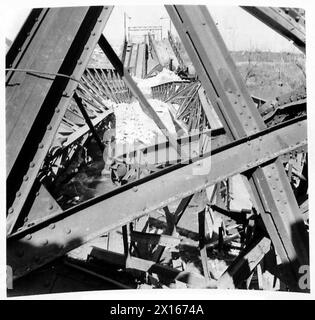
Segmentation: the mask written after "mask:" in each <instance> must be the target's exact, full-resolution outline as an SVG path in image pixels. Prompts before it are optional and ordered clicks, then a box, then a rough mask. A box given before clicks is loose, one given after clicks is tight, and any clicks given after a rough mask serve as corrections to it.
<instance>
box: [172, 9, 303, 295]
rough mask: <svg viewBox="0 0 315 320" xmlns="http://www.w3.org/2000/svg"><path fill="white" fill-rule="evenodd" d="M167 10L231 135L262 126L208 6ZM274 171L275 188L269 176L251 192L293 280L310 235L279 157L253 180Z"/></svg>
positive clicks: (241, 135) (246, 132)
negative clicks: (266, 205) (270, 204)
mask: <svg viewBox="0 0 315 320" xmlns="http://www.w3.org/2000/svg"><path fill="white" fill-rule="evenodd" d="M166 9H167V11H168V13H169V15H170V17H171V19H172V21H173V24H174V25H175V27H176V29H177V32H178V34H179V36H180V38H181V40H182V42H183V44H184V47H185V48H186V51H187V53H188V55H189V56H190V58H191V60H192V62H193V64H194V67H195V69H196V72H197V74H198V76H199V78H200V81H201V84H202V86H203V88H204V89H205V91H206V93H207V95H208V97H209V99H210V101H211V103H212V105H213V107H214V108H215V110H216V112H217V114H218V116H219V118H220V120H221V122H222V124H223V127H224V129H225V130H226V132H227V134H228V135H229V137H230V138H231V139H232V140H235V139H239V138H241V137H244V136H248V135H251V134H253V133H256V132H258V131H260V130H263V129H264V128H265V127H266V125H265V123H264V122H263V119H262V117H261V115H260V114H259V111H258V110H257V108H256V107H255V105H254V103H253V101H252V100H251V98H250V95H249V94H248V92H247V90H246V87H245V83H244V81H243V79H242V78H241V76H240V74H239V72H238V71H237V69H236V66H235V64H234V62H233V60H232V58H231V56H230V54H229V52H228V50H227V48H226V46H225V44H224V41H223V39H222V37H221V35H220V33H219V31H218V30H217V27H216V25H215V23H214V21H213V20H212V18H211V16H210V14H209V12H208V10H207V8H206V7H205V6H166ZM270 170H272V175H273V176H276V177H278V180H277V186H276V187H274V185H273V181H272V180H270V179H269V180H268V179H266V180H264V183H260V184H259V183H256V185H255V188H254V187H253V186H252V189H253V193H254V194H256V195H257V196H256V197H255V200H256V207H257V208H259V209H260V208H264V210H260V214H261V215H262V217H263V220H264V222H265V223H266V220H267V217H266V216H267V215H268V217H269V218H268V221H269V222H270V223H269V224H266V227H267V231H268V232H269V235H270V237H271V240H272V242H273V245H274V246H275V248H276V251H277V253H278V254H279V256H280V257H281V261H282V263H283V264H287V265H288V266H289V269H290V270H291V271H290V272H289V273H290V278H292V279H295V282H296V281H297V279H298V276H299V275H298V266H301V265H308V264H309V257H308V239H307V234H306V230H305V229H303V228H301V227H300V226H301V225H303V219H302V215H301V213H300V211H299V208H298V205H297V203H296V200H295V197H294V195H293V192H292V189H291V186H290V183H289V181H288V179H287V178H286V176H285V171H284V168H283V166H282V164H281V163H279V161H276V162H275V163H274V164H264V165H261V168H260V169H257V171H256V172H254V173H253V174H252V175H251V177H252V178H251V179H253V180H259V181H260V180H261V177H260V174H259V173H260V171H263V172H269V171H270ZM269 175H270V173H268V176H269ZM280 192H281V194H279V193H280ZM264 200H265V202H267V203H270V202H271V203H279V206H278V205H277V206H276V205H275V206H273V207H272V208H271V209H272V210H268V209H269V208H268V209H265V207H264V204H265V202H264ZM265 217H266V219H264V218H265ZM271 226H272V228H271ZM297 226H299V227H297ZM292 229H294V232H293V233H292V232H291V230H292ZM274 230H276V232H273V231H274ZM290 282H291V281H290ZM294 289H296V288H294Z"/></svg>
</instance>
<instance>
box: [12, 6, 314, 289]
mask: <svg viewBox="0 0 315 320" xmlns="http://www.w3.org/2000/svg"><path fill="white" fill-rule="evenodd" d="M166 9H167V11H168V13H169V15H170V17H171V19H172V22H173V24H174V26H175V27H176V29H177V31H178V34H179V36H180V38H181V41H182V43H183V45H184V46H185V49H186V51H187V52H188V54H189V56H190V58H191V60H192V62H193V64H194V67H195V69H196V73H197V74H198V77H199V80H200V83H198V82H197V83H195V84H193V85H192V84H191V83H189V82H187V83H186V82H181V83H179V84H172V85H171V86H169V87H168V89H167V91H165V90H160V88H155V89H153V94H156V95H160V94H163V95H164V96H163V99H162V100H166V101H167V100H174V101H175V100H176V99H180V95H181V94H183V93H184V91H185V90H186V91H187V90H188V91H189V92H190V94H188V96H187V94H185V97H184V100H185V99H186V100H187V99H191V98H194V99H197V98H198V101H199V105H198V108H197V107H196V105H193V107H192V109H193V110H192V111H193V112H195V113H194V114H195V117H196V118H197V119H198V121H199V120H200V116H201V113H202V114H203V115H204V117H205V118H207V121H208V123H209V124H210V127H211V130H208V134H207V132H203V134H195V135H194V134H190V135H189V136H188V137H186V138H185V137H184V138H183V140H177V139H175V138H174V137H172V136H170V135H169V134H168V132H167V130H166V127H165V125H164V123H163V122H162V121H161V119H160V118H159V116H158V114H157V113H156V112H155V111H154V109H153V108H152V107H151V106H150V104H149V103H148V101H147V100H146V98H145V97H144V95H143V94H142V93H141V91H140V90H139V89H138V87H137V86H136V84H135V83H134V81H133V79H132V78H131V76H130V75H129V73H128V71H127V67H128V66H130V64H129V62H128V64H126V63H123V62H121V61H120V59H119V58H118V57H117V55H116V54H115V52H114V51H113V49H112V48H111V46H110V45H109V43H108V42H107V40H106V39H105V38H104V36H103V35H102V31H103V29H104V27H105V25H106V22H107V20H108V18H109V15H110V13H111V11H112V7H90V8H89V7H81V8H60V9H37V10H33V11H32V12H31V14H30V16H29V18H28V19H27V21H26V23H25V24H24V26H23V28H22V29H21V31H20V33H19V35H18V37H17V38H16V41H15V42H14V43H13V45H12V47H11V49H10V50H9V52H8V54H7V57H6V58H7V61H6V64H7V73H6V90H7V159H8V161H7V163H8V165H7V187H8V195H7V202H8V215H7V264H8V265H10V266H11V267H12V268H13V277H14V279H18V278H20V277H22V276H24V275H26V274H28V273H30V272H31V271H34V270H36V269H38V268H39V267H41V266H43V265H45V264H47V263H48V262H50V261H52V260H54V259H56V258H57V257H59V256H63V255H65V254H66V253H67V252H69V251H70V250H72V249H74V248H76V247H79V246H81V245H82V244H83V243H85V242H87V241H89V240H91V239H94V238H96V237H98V236H101V235H104V234H106V233H108V232H110V231H111V230H114V229H117V227H120V226H122V227H123V229H122V230H123V239H124V248H125V252H124V255H122V256H117V255H116V256H115V257H116V258H115V259H116V260H117V261H118V262H117V263H116V265H119V266H123V267H124V268H127V269H128V268H129V269H139V270H141V271H143V272H152V270H153V272H154V273H161V274H167V275H168V276H169V277H170V278H172V279H176V280H178V281H183V282H186V283H189V281H188V280H187V281H184V280H183V278H182V275H181V274H179V273H178V272H177V271H175V270H174V269H172V268H167V267H165V266H162V265H161V264H160V263H159V262H160V260H161V258H162V257H163V254H164V249H165V247H166V246H174V245H176V244H177V243H178V238H176V228H177V224H178V222H179V220H180V218H181V217H182V215H183V213H184V212H185V210H186V208H187V206H188V203H189V202H190V201H191V199H192V196H193V195H194V194H196V193H198V192H200V191H203V190H207V192H208V191H209V187H210V186H213V185H218V186H219V184H220V183H221V182H222V181H225V180H226V179H228V178H230V177H232V176H234V175H236V174H240V173H241V174H243V175H244V176H246V178H247V179H246V181H247V187H248V189H249V190H250V193H251V195H252V200H253V201H254V203H255V212H254V213H253V214H250V216H249V217H248V216H247V215H246V214H245V215H242V217H243V220H242V223H244V224H246V225H247V224H251V223H254V224H255V225H257V228H258V229H259V232H258V233H255V234H254V237H253V238H251V239H250V240H249V242H248V243H247V245H246V246H245V249H244V251H243V252H242V254H241V255H240V256H239V257H238V258H237V259H236V260H235V261H234V262H233V263H232V265H231V266H230V267H229V268H228V269H227V271H226V272H225V273H224V274H223V275H222V277H221V278H220V279H218V281H213V280H214V279H213V273H212V271H211V269H209V266H208V265H207V244H206V242H205V232H206V231H205V225H206V221H207V219H208V210H211V208H212V209H215V208H216V207H215V206H212V203H211V206H210V207H209V206H208V204H204V206H203V207H200V208H199V209H200V210H199V213H198V217H199V238H198V248H199V250H200V256H201V260H202V269H203V277H195V276H194V275H192V277H193V280H192V282H193V284H192V286H196V284H198V286H199V287H201V286H205V287H220V288H231V287H233V288H234V287H240V285H241V284H242V283H243V282H244V281H245V280H247V279H249V278H250V277H251V275H252V274H253V271H254V270H255V269H257V268H259V266H260V263H261V262H262V260H263V259H265V258H266V257H267V254H269V253H270V251H272V252H273V251H275V252H276V254H277V255H278V256H279V257H280V260H281V268H280V267H279V266H277V265H276V266H275V268H276V269H277V270H280V269H281V270H284V272H282V273H279V278H281V280H282V281H283V282H284V283H285V284H286V285H287V286H288V287H289V288H290V289H291V290H293V291H300V290H301V289H300V288H298V285H297V282H298V278H299V273H298V271H299V267H300V266H301V265H308V264H309V257H308V254H309V253H308V239H307V233H306V229H305V225H304V221H303V217H302V215H301V212H300V209H299V206H298V204H297V201H296V198H295V195H294V194H293V190H292V187H291V185H290V182H289V180H288V177H287V173H286V171H285V169H284V166H283V163H286V162H287V161H288V159H289V158H290V157H291V155H292V154H293V153H306V152H307V129H306V115H305V114H303V113H302V114H301V115H300V116H299V117H295V118H293V119H291V120H288V121H284V122H280V123H279V124H278V125H272V126H267V124H266V121H265V120H266V119H264V118H263V117H262V116H261V113H263V112H264V111H260V110H258V109H257V107H256V105H255V104H254V102H253V100H252V98H251V97H250V96H249V94H248V92H247V90H246V88H245V85H244V82H243V80H242V79H241V77H240V75H239V73H238V72H237V70H236V67H235V65H234V63H233V61H232V58H231V57H230V55H229V52H228V50H227V48H226V47H225V44H224V42H223V40H222V38H221V36H220V34H219V32H218V30H217V28H216V26H215V24H214V22H213V20H212V18H211V16H210V14H209V13H208V11H207V9H206V7H203V6H166ZM248 10H249V9H248ZM257 10H258V9H257ZM251 11H253V9H251ZM255 12H256V11H255ZM267 14H268V13H267ZM281 14H282V12H281ZM268 17H269V18H268V19H269V20H268V21H269V22H268V24H270V20H272V19H275V18H273V17H272V15H271V13H269V15H268ZM259 18H260V19H262V18H261V15H260V17H259ZM263 20H266V19H265V18H264V19H263ZM272 21H273V20H272ZM272 25H273V26H275V24H272ZM276 28H277V27H276ZM281 28H282V29H281V30H282V31H281V33H282V34H285V35H286V36H288V35H287V32H284V31H283V29H285V30H287V29H288V27H287V25H285V24H284V23H283V24H282V27H281ZM60 34H61V35H62V37H60ZM291 34H293V32H291ZM291 34H290V36H291ZM295 36H296V35H295ZM291 39H292V37H291ZM295 39H296V38H295ZM300 40H301V37H300V38H299V41H300ZM294 41H295V40H294ZM299 41H298V40H296V41H295V42H296V44H297V45H298V46H299V47H303V45H302V44H301V41H300V42H299ZM97 43H98V44H99V45H100V47H101V48H102V50H103V51H104V53H105V54H106V56H107V57H108V59H109V60H110V62H111V63H112V65H113V66H114V68H115V70H114V71H105V70H101V69H89V68H86V66H87V63H88V60H89V57H90V55H91V53H92V51H93V50H94V47H95V46H96V44H97ZM304 44H305V40H304ZM150 45H151V50H153V53H154V54H155V55H156V52H154V46H153V42H152V41H151V43H150ZM138 50H139V48H138ZM141 50H144V49H141ZM35 55H36V59H35V58H34V56H35ZM128 59H129V58H128ZM129 60H130V59H129ZM129 60H128V61H129ZM136 60H137V59H136ZM140 60H142V59H140ZM125 61H126V60H125ZM19 70H20V71H19ZM22 70H24V71H25V72H21V71H22ZM26 70H28V71H26ZM135 72H136V73H139V74H140V73H141V74H142V75H144V72H143V71H137V66H136V68H135ZM196 85H197V87H196ZM201 86H202V87H201ZM192 89H194V92H192ZM201 89H202V90H201ZM131 94H132V96H133V97H135V98H137V99H138V100H139V102H140V105H141V107H142V109H143V111H144V112H145V113H146V114H148V115H149V116H150V117H151V118H152V119H153V120H154V121H155V122H156V124H157V125H158V127H159V128H160V129H161V130H162V131H163V133H164V134H165V136H166V138H165V139H166V143H165V144H164V145H163V147H159V146H151V147H148V148H145V149H142V150H135V153H131V155H132V156H131V157H128V158H132V157H134V158H137V159H138V157H136V153H137V152H140V153H141V154H142V155H143V156H145V157H146V159H144V160H143V161H144V163H146V160H147V159H148V158H151V159H153V158H155V159H156V155H157V154H162V156H161V155H159V156H158V159H161V157H162V159H164V155H165V154H167V155H165V162H164V161H162V162H164V163H168V166H162V167H161V168H159V169H158V170H153V171H154V172H153V173H152V172H151V174H149V175H146V176H144V177H141V178H139V179H137V180H135V181H132V182H129V183H127V184H125V185H122V186H120V187H118V188H116V189H114V190H112V191H110V192H108V193H106V194H104V195H101V196H98V197H95V198H92V199H89V200H87V201H85V202H82V203H79V204H77V205H75V206H73V207H70V208H69V209H62V208H61V207H60V206H59V205H58V203H57V201H56V199H54V197H53V195H51V194H50V193H49V191H48V190H47V189H46V187H45V185H44V183H43V180H40V179H39V177H40V174H41V172H42V169H43V163H45V161H46V160H47V158H46V155H47V154H48V152H49V151H50V150H51V147H52V146H53V145H54V141H55V140H54V139H55V137H56V133H57V131H58V128H60V127H59V125H60V124H61V123H63V126H64V127H63V128H64V131H67V130H68V131H69V132H70V133H71V135H70V137H68V138H67V141H66V143H65V145H64V146H63V148H69V146H72V147H73V148H74V149H75V148H77V146H78V145H79V146H84V145H85V141H86V139H87V137H88V136H86V134H88V135H89V136H94V138H95V140H96V141H97V143H98V144H99V147H100V149H101V150H102V148H103V147H104V146H103V141H101V139H99V137H98V133H97V130H96V129H95V128H96V126H97V125H98V124H99V123H102V121H103V120H104V119H105V118H106V117H107V116H108V115H109V114H110V112H109V111H108V108H107V106H106V103H105V102H104V100H105V101H106V100H112V101H114V102H116V103H118V102H121V101H129V99H130V97H131ZM183 96H184V94H183ZM101 98H102V100H101ZM186 102H187V101H186ZM186 102H185V101H184V103H182V108H181V110H179V111H180V113H181V115H180V116H181V117H182V118H183V113H184V112H185V110H186V111H187V107H188V105H189V104H188V103H187V105H186V104H185V103H186ZM30 103H32V108H29V107H28V108H27V106H29V105H30ZM74 103H75V106H74ZM71 106H72V108H71ZM190 107H191V106H190ZM212 107H213V108H214V110H215V112H216V113H217V115H218V116H219V118H220V124H218V123H217V122H214V121H213V117H212V115H213V110H212ZM304 107H305V106H302V109H303V108H304ZM283 109H285V108H283ZM74 110H76V111H74ZM78 110H79V111H81V114H80V113H79V112H78ZM264 110H265V109H264ZM93 118H94V119H97V120H94V121H93ZM203 124H205V122H204V121H203ZM221 126H222V127H223V128H222V127H221ZM199 127H200V122H198V123H194V124H191V123H190V124H189V128H190V129H192V128H199ZM205 127H206V126H205V125H204V126H203V128H205ZM209 135H210V136H212V143H211V144H209V145H205V144H204V137H205V136H208V137H209ZM185 139H186V140H185ZM76 141H77V142H78V144H75V142H76ZM200 141H202V143H201V144H202V145H203V146H204V147H203V148H202V149H201V150H199V152H198V153H197V155H194V156H191V154H190V153H189V149H190V147H191V142H192V145H193V143H196V144H197V145H198V146H199V145H200ZM61 149H62V148H61ZM67 150H70V149H67ZM59 152H60V151H59ZM67 152H68V151H67ZM71 152H72V151H71ZM71 152H70V151H69V152H68V153H67V154H66V156H65V157H67V159H70V158H71V157H72V155H71V156H70V155H69V154H70V153H71ZM120 157H121V158H122V159H124V157H125V156H124V155H120ZM142 159H143V158H142ZM54 161H55V160H54ZM138 164H141V163H138ZM51 183H53V180H52V182H51ZM175 200H180V204H179V206H178V208H177V209H176V211H175V212H174V213H172V212H170V210H169V209H168V207H167V206H168V205H169V204H170V203H172V202H174V201H175ZM159 208H163V210H164V212H165V216H166V219H167V231H166V233H165V234H164V235H161V236H160V237H156V236H155V237H154V236H152V235H151V234H148V233H146V232H144V233H140V232H138V231H136V230H132V228H131V225H130V223H132V222H133V221H135V220H136V219H137V218H139V217H142V216H145V215H148V214H149V213H150V212H152V211H154V210H156V209H159ZM218 210H221V212H223V213H224V212H226V214H228V215H229V214H230V215H233V213H232V212H228V211H224V209H222V208H221V209H218ZM34 211H35V212H37V211H40V212H41V213H40V214H38V215H36V214H35V215H33V212H34ZM210 215H211V212H210ZM253 216H254V217H255V218H254V220H251V219H253ZM127 226H128V227H127ZM222 237H223V236H222ZM222 237H221V238H220V239H219V243H221V244H222V243H223V242H224V239H223V238H222ZM140 242H142V243H143V242H144V243H154V244H155V245H157V249H156V250H155V252H154V254H153V256H152V258H151V260H152V261H148V260H145V259H141V258H139V257H138V258H137V257H134V256H132V255H131V252H132V248H133V247H134V245H135V243H140ZM94 256H97V257H98V258H100V259H103V260H104V261H107V262H108V261H110V260H111V259H112V258H113V255H110V253H109V252H99V251H97V250H96V252H94ZM109 257H110V258H109ZM244 270H246V272H244ZM203 284H204V285H203Z"/></svg>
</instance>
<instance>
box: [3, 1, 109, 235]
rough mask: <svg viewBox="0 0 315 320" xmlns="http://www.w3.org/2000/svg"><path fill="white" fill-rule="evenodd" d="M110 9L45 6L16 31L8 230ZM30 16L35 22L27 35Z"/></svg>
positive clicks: (9, 81)
mask: <svg viewBox="0 0 315 320" xmlns="http://www.w3.org/2000/svg"><path fill="white" fill-rule="evenodd" d="M112 8H113V7H76V8H50V9H47V10H44V11H39V12H38V16H37V17H34V11H32V13H31V15H30V18H28V20H27V23H26V24H25V25H24V26H23V27H22V31H21V32H20V34H25V35H26V38H25V39H24V42H23V41H22V39H20V37H18V39H19V43H20V42H21V44H20V49H21V50H23V52H21V53H19V54H17V55H13V54H12V55H11V54H10V57H9V58H8V59H7V61H8V62H9V65H8V66H7V68H9V67H10V68H11V71H10V72H8V73H7V75H6V116H7V203H8V207H9V209H8V217H7V233H8V234H9V233H11V232H12V231H13V229H14V226H15V223H16V221H17V219H18V217H19V215H20V213H21V211H22V209H23V207H24V206H25V203H26V201H27V199H28V196H29V194H30V192H31V190H32V187H33V184H34V181H35V179H36V177H37V174H38V172H39V170H40V168H41V165H42V163H43V160H44V158H45V156H46V154H47V152H48V150H49V148H50V145H51V143H52V141H53V138H54V135H55V133H56V131H57V129H58V126H59V124H60V122H61V120H62V118H63V116H64V114H65V111H66V107H67V105H68V103H69V99H70V97H71V96H72V93H73V91H74V90H75V88H76V87H77V85H78V81H79V80H80V78H81V76H82V74H83V72H84V70H85V67H86V65H87V63H88V60H89V58H90V55H91V54H92V52H93V50H94V47H95V45H96V43H97V41H98V39H99V36H100V34H101V33H102V31H103V29H104V27H105V25H106V22H107V20H108V18H109V16H110V13H111V11H112ZM36 12H37V11H36ZM30 19H35V20H36V19H38V21H37V22H36V23H35V24H34V25H33V26H32V27H31V29H30V31H28V32H29V33H28V32H26V30H28V29H29V28H30V27H29V20H30ZM14 46H15V45H14ZM12 57H13V58H12ZM10 65H11V66H10ZM12 68H13V70H12ZM14 69H18V70H20V71H21V70H22V71H23V70H24V69H26V70H32V71H29V72H20V71H19V72H18V71H14ZM42 72H43V73H42ZM47 73H48V75H47ZM56 74H59V75H56ZM60 75H61V76H60Z"/></svg>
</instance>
